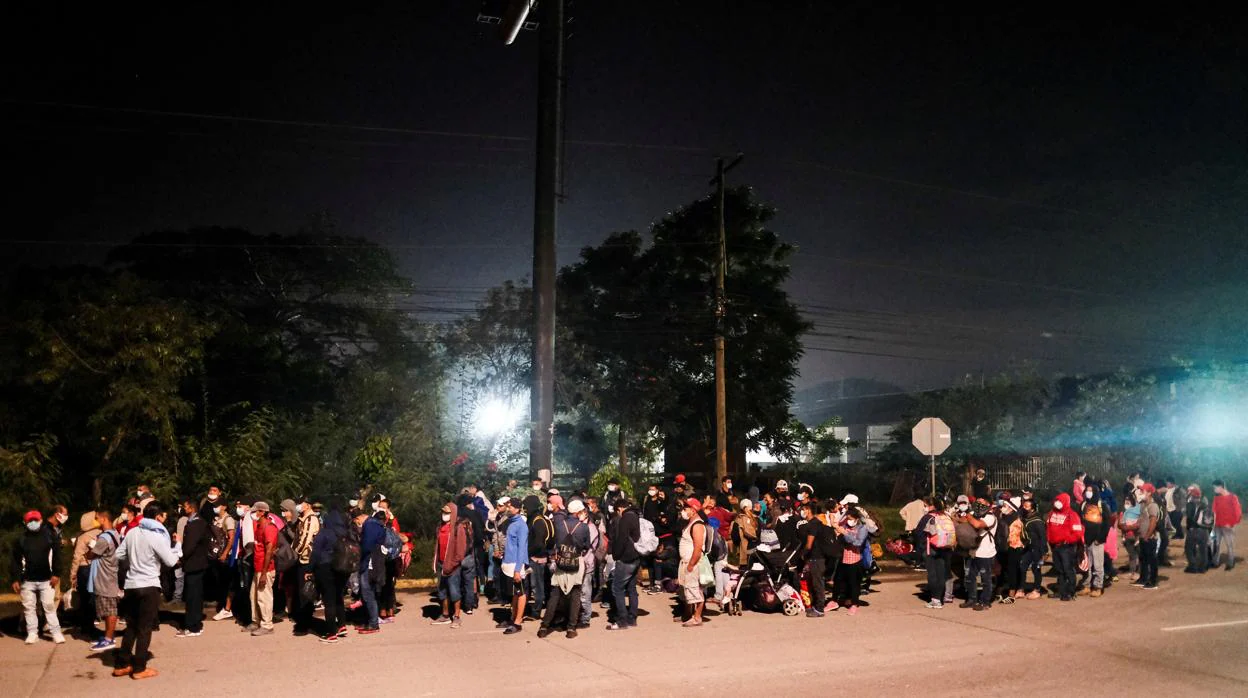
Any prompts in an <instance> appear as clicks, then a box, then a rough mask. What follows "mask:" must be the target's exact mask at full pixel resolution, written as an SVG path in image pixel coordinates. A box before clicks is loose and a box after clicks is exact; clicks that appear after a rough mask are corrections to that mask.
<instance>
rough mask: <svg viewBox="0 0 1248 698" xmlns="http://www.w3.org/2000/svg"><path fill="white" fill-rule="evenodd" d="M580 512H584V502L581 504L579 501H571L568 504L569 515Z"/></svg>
mask: <svg viewBox="0 0 1248 698" xmlns="http://www.w3.org/2000/svg"><path fill="white" fill-rule="evenodd" d="M582 511H585V502H582V501H581V500H579V499H573V500H572V501H570V502H568V513H569V514H579V513H580V512H582Z"/></svg>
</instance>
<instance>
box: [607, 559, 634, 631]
mask: <svg viewBox="0 0 1248 698" xmlns="http://www.w3.org/2000/svg"><path fill="white" fill-rule="evenodd" d="M639 569H641V561H640V560H637V561H634V562H620V561H619V560H616V561H615V568H614V569H613V570H611V594H612V595H613V596H614V597H615V622H616V624H618V625H621V626H623V625H637V570H639ZM626 598H627V604H626V603H625V600H626Z"/></svg>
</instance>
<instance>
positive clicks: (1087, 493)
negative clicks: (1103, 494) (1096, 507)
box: [1083, 490, 1092, 499]
mask: <svg viewBox="0 0 1248 698" xmlns="http://www.w3.org/2000/svg"><path fill="white" fill-rule="evenodd" d="M1083 498H1084V499H1092V490H1088V491H1087V492H1084V493H1083Z"/></svg>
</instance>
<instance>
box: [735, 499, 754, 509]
mask: <svg viewBox="0 0 1248 698" xmlns="http://www.w3.org/2000/svg"><path fill="white" fill-rule="evenodd" d="M737 506H739V507H741V508H742V509H753V508H754V502H751V501H750V500H748V499H742V500H741V501H739V502H737Z"/></svg>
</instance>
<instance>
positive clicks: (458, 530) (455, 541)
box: [433, 503, 472, 577]
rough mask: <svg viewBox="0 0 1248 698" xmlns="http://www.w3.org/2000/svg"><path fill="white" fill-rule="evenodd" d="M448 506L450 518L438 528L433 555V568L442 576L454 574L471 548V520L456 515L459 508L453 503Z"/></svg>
mask: <svg viewBox="0 0 1248 698" xmlns="http://www.w3.org/2000/svg"><path fill="white" fill-rule="evenodd" d="M448 506H450V507H451V511H452V513H451V520H450V521H447V522H445V523H443V524H442V527H441V528H439V529H438V544H437V545H438V547H437V550H436V551H435V552H436V553H437V554H436V555H434V556H433V557H434V560H433V570H434V571H435V572H440V573H441V574H442V576H443V577H449V576H450V575H452V574H454V573H455V571H456V570H458V569H459V566H460V565H462V564H463V562H464V558H466V557H468V555H469V554H470V551H471V550H472V522H471V521H469V520H468V519H464V518H460V517H459V516H458V514H459V511H460V510H459V507H457V506H455V504H454V503H449V504H448ZM443 513H445V511H444V512H443Z"/></svg>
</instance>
